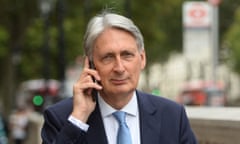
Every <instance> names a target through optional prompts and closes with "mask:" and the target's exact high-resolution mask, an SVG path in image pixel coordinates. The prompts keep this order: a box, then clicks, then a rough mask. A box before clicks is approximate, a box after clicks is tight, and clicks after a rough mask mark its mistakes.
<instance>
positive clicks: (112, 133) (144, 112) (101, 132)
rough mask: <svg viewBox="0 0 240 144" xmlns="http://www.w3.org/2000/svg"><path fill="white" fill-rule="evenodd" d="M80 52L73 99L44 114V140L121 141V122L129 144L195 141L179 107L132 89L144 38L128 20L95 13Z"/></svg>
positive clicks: (58, 143) (47, 143)
mask: <svg viewBox="0 0 240 144" xmlns="http://www.w3.org/2000/svg"><path fill="white" fill-rule="evenodd" d="M84 50H85V54H86V58H85V63H84V69H83V71H82V73H81V75H80V77H79V79H78V80H77V82H76V83H75V84H74V87H73V94H74V96H73V98H69V99H66V100H63V101H61V102H60V103H57V104H55V105H53V106H51V107H49V108H48V109H47V110H46V111H45V112H44V118H45V122H44V125H43V128H42V140H43V143H44V144H120V143H119V142H118V141H120V140H121V138H120V137H121V136H119V135H120V133H121V132H120V131H121V130H120V129H122V125H125V127H124V128H123V129H124V131H126V133H127V134H128V135H127V136H126V135H124V136H123V138H127V139H128V141H130V143H131V144H195V143H197V142H196V139H195V136H194V134H193V132H192V130H191V128H190V125H189V122H188V119H187V116H186V113H185V110H184V108H183V107H182V106H180V105H178V104H176V103H175V102H172V101H170V100H167V99H165V98H162V97H157V96H153V95H150V94H147V93H143V92H140V91H138V90H136V88H137V85H138V81H139V76H140V73H141V70H142V69H144V67H145V64H146V56H145V51H144V43H143V37H142V35H141V33H140V31H139V29H138V28H137V27H136V26H135V25H134V23H133V22H132V21H131V20H129V19H128V18H126V17H123V16H120V15H117V14H114V13H108V12H104V13H102V14H101V15H98V16H95V17H94V18H93V19H92V20H91V21H90V22H89V24H88V27H87V31H86V34H85V38H84ZM92 64H94V67H95V68H94V69H91V68H90V65H92ZM94 80H96V81H97V82H95V81H94ZM95 90H96V91H98V94H97V96H96V97H95V98H94V99H95V100H93V97H94V96H93V92H94V91H95ZM115 112H123V113H124V114H126V123H124V124H122V125H121V124H118V121H120V120H119V119H118V118H116V116H115ZM121 134H122V133H121ZM122 144H127V142H123V143H122Z"/></svg>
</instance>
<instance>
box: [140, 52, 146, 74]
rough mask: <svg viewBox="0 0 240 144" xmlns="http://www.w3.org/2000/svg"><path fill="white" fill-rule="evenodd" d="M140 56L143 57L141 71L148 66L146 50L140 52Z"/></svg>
mask: <svg viewBox="0 0 240 144" xmlns="http://www.w3.org/2000/svg"><path fill="white" fill-rule="evenodd" d="M140 56H141V69H142V70H143V69H144V68H145V66H146V62H147V61H146V53H145V50H142V51H141V52H140Z"/></svg>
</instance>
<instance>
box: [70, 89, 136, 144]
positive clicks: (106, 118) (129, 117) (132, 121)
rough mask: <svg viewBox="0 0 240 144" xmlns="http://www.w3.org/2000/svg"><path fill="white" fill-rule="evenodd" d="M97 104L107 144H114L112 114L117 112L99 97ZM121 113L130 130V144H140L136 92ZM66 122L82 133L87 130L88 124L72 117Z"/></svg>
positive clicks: (114, 132) (115, 123) (116, 124)
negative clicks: (124, 113)
mask: <svg viewBox="0 0 240 144" xmlns="http://www.w3.org/2000/svg"><path fill="white" fill-rule="evenodd" d="M98 102H99V107H100V112H101V116H102V119H103V124H104V128H105V132H106V135H107V140H108V143H109V144H116V142H117V132H118V122H117V120H116V119H115V118H114V116H113V115H112V113H114V112H116V111H117V110H116V109H114V108H113V107H111V106H110V105H109V104H107V103H106V102H105V101H104V100H103V99H102V97H101V96H98ZM121 111H124V112H126V123H127V125H128V127H129V129H130V133H131V138H132V144H140V126H139V111H138V103H137V96H136V92H134V95H133V97H132V99H131V100H130V101H129V103H128V104H127V105H125V106H124V107H123V108H122V109H121ZM68 120H69V121H70V122H72V123H73V124H74V125H76V126H78V127H79V128H81V129H83V130H84V131H87V130H88V127H89V125H88V124H86V123H83V122H81V121H79V120H78V119H76V118H74V117H73V116H70V117H69V118H68Z"/></svg>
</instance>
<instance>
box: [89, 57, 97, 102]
mask: <svg viewBox="0 0 240 144" xmlns="http://www.w3.org/2000/svg"><path fill="white" fill-rule="evenodd" d="M89 67H90V69H95V66H94V63H93V61H90V60H89ZM92 80H93V82H94V83H97V80H96V79H95V78H94V77H93V76H92ZM91 94H92V99H93V101H96V98H97V90H96V89H92V92H91Z"/></svg>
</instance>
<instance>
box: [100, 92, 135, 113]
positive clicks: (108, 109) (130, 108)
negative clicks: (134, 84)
mask: <svg viewBox="0 0 240 144" xmlns="http://www.w3.org/2000/svg"><path fill="white" fill-rule="evenodd" d="M98 103H99V108H100V111H101V115H102V117H103V118H104V117H108V116H110V115H112V113H114V112H115V111H117V110H116V109H114V108H113V107H112V106H110V105H109V104H107V103H106V102H105V101H104V99H103V98H102V97H101V96H99V95H98ZM121 111H124V112H126V113H127V114H129V115H131V116H137V111H138V103H137V95H136V91H135V92H134V93H133V96H132V98H131V100H130V101H129V102H128V104H127V105H125V106H124V107H123V108H122V109H121Z"/></svg>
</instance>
